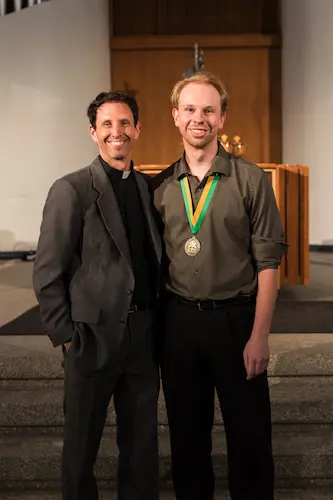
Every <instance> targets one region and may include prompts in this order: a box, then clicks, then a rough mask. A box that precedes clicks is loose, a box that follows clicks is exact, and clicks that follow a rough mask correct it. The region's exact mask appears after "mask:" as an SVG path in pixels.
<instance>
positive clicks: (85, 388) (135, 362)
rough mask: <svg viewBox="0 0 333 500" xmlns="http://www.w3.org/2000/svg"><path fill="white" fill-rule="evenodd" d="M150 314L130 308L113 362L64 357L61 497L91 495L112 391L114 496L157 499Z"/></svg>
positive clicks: (155, 376)
mask: <svg viewBox="0 0 333 500" xmlns="http://www.w3.org/2000/svg"><path fill="white" fill-rule="evenodd" d="M153 335H154V332H153V314H152V312H151V311H149V310H145V311H139V312H134V313H131V314H130V315H129V317H128V323H127V328H126V332H125V336H124V339H123V343H122V345H121V346H120V351H119V358H117V363H115V364H113V366H110V367H109V368H108V369H107V370H105V371H103V372H101V373H95V372H94V373H89V372H88V373H87V372H83V371H82V370H78V368H77V363H76V360H75V357H74V355H73V354H71V350H69V353H68V355H67V356H66V358H65V363H64V367H65V399H64V403H65V404H64V408H65V429H64V446H63V455H62V485H63V486H62V499H63V500H97V499H98V491H97V484H96V479H95V476H94V472H93V468H94V465H95V461H96V456H97V452H98V449H99V445H100V441H101V436H102V433H103V428H104V425H105V420H106V415H107V408H108V404H109V402H110V399H111V397H112V395H113V396H114V405H115V410H116V414H117V444H118V448H119V458H118V481H117V483H118V484H117V487H118V498H119V500H157V499H158V445H157V400H158V392H159V373H158V366H157V363H156V356H155V355H154V342H153Z"/></svg>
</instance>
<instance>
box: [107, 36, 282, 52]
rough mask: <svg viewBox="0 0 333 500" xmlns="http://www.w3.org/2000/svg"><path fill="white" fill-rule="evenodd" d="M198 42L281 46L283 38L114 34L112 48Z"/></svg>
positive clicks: (209, 45)
mask: <svg viewBox="0 0 333 500" xmlns="http://www.w3.org/2000/svg"><path fill="white" fill-rule="evenodd" d="M195 43H198V44H199V45H200V48H202V49H205V48H206V49H207V48H216V47H223V48H228V49H231V48H249V47H252V48H253V47H257V48H267V47H281V38H280V37H279V36H276V35H274V36H272V35H154V36H150V35H141V36H139V35H136V36H114V37H111V39H110V48H111V50H145V49H186V48H193V45H194V44H195Z"/></svg>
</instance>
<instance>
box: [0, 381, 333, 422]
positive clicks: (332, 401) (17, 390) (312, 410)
mask: <svg viewBox="0 0 333 500" xmlns="http://www.w3.org/2000/svg"><path fill="white" fill-rule="evenodd" d="M269 382H270V388H271V399H272V418H273V422H275V423H281V422H289V423H293V422H320V423H329V422H332V423H333V390H332V387H333V377H329V376H327V377H270V380H269ZM62 405H63V381H62V380H30V381H19V380H11V381H0V427H16V428H17V427H27V426H30V427H33V426H43V427H44V426H50V427H57V426H62V425H63V409H62ZM158 409H159V415H158V417H159V423H160V424H161V425H167V423H168V422H167V414H166V409H165V402H164V396H163V392H162V390H161V393H160V398H159V405H158ZM221 420H222V419H221V416H220V409H219V404H218V401H217V398H216V405H215V422H216V423H221ZM107 423H108V424H109V425H114V424H115V411H114V407H113V404H112V403H111V404H110V407H109V412H108V419H107Z"/></svg>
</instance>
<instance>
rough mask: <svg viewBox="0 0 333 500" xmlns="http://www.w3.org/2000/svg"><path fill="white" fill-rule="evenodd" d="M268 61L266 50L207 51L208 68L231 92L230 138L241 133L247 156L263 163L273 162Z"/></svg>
mask: <svg viewBox="0 0 333 500" xmlns="http://www.w3.org/2000/svg"><path fill="white" fill-rule="evenodd" d="M266 64H267V59H266V50H259V49H255V50H251V49H247V48H237V49H232V50H224V49H212V50H209V51H205V69H207V70H208V71H212V72H213V73H215V74H217V75H218V76H219V77H220V78H221V80H222V81H223V82H224V84H225V85H226V87H227V89H228V92H229V95H230V105H229V110H228V112H227V119H226V122H225V125H224V130H223V132H224V133H226V134H227V135H228V136H229V139H231V138H232V137H234V136H235V135H239V136H240V137H241V139H242V141H243V142H244V143H245V145H246V158H247V159H249V160H251V161H254V162H262V163H265V162H270V157H269V147H268V133H269V116H268V85H267V81H266V74H267V71H266Z"/></svg>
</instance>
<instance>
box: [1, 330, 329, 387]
mask: <svg viewBox="0 0 333 500" xmlns="http://www.w3.org/2000/svg"><path fill="white" fill-rule="evenodd" d="M332 328H333V327H332ZM270 344H271V353H272V356H271V362H270V366H269V373H270V375H274V376H292V375H316V376H317V375H332V376H333V334H304V335H303V334H272V335H271V338H270ZM61 361H62V354H61V351H60V348H57V349H54V348H53V347H52V344H51V342H50V340H49V339H48V338H47V337H46V336H38V335H37V336H34V335H23V336H15V335H14V336H0V378H2V379H6V378H23V379H31V378H42V379H45V378H62V377H63V369H62V368H61Z"/></svg>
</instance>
